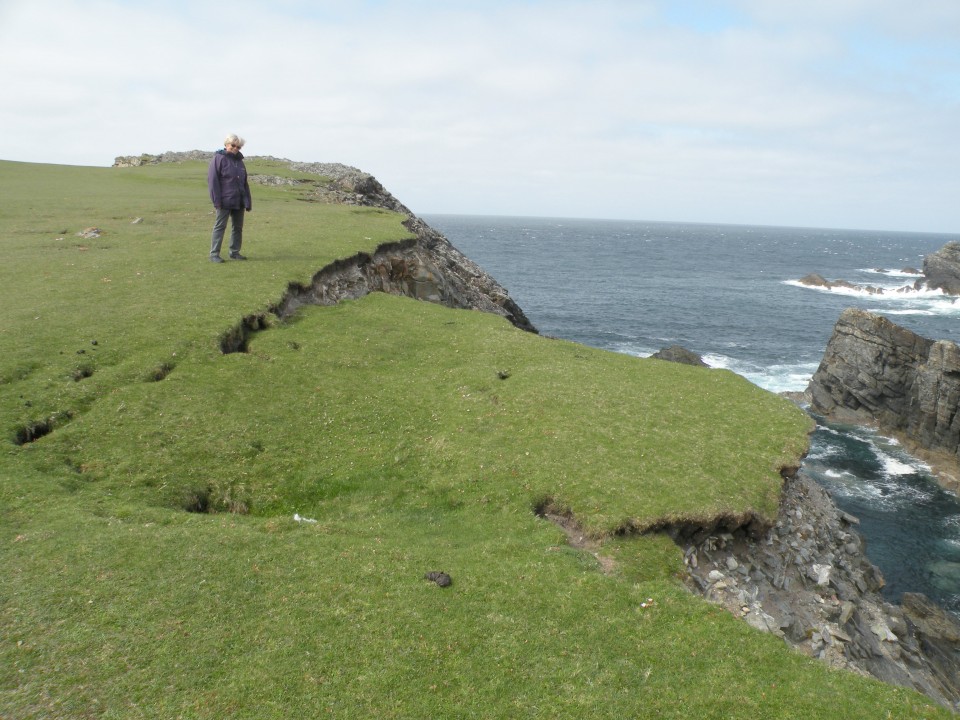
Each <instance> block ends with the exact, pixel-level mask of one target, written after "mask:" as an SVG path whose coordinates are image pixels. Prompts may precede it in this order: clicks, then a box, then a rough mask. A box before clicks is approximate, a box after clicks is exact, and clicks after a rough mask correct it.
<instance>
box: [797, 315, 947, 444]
mask: <svg viewBox="0 0 960 720" xmlns="http://www.w3.org/2000/svg"><path fill="white" fill-rule="evenodd" d="M808 392H809V397H810V405H811V409H812V410H813V411H814V412H816V413H822V414H823V415H825V416H827V417H829V418H832V419H834V420H837V421H840V422H851V423H858V424H876V425H879V427H880V428H882V429H883V430H884V431H888V432H891V433H893V434H895V435H897V436H898V437H900V438H902V439H905V440H906V441H908V443H909V444H910V446H911V448H912V449H920V450H924V451H928V452H931V453H934V454H938V455H940V456H943V457H947V458H949V459H951V460H952V461H953V462H956V461H957V460H958V456H960V412H958V411H960V347H958V346H957V345H956V344H955V343H953V342H950V341H947V340H939V341H934V340H929V339H927V338H924V337H921V336H920V335H917V334H916V333H913V332H911V331H910V330H907V329H906V328H902V327H900V326H899V325H896V324H894V323H892V322H890V321H889V320H887V319H886V318H883V317H880V316H879V315H874V314H873V313H869V312H866V311H864V310H857V309H852V308H851V309H847V310H845V311H844V312H843V313H842V314H841V315H840V319H839V320H837V323H836V325H835V326H834V330H833V336H832V337H831V338H830V341H829V343H828V344H827V348H826V351H825V352H824V356H823V360H822V361H821V363H820V366H819V367H818V368H817V371H816V373H814V375H813V379H812V380H811V381H810V386H809V388H808Z"/></svg>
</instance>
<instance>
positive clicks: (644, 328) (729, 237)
mask: <svg viewBox="0 0 960 720" xmlns="http://www.w3.org/2000/svg"><path fill="white" fill-rule="evenodd" d="M424 219H425V220H426V221H427V222H428V223H429V224H430V225H432V226H433V227H434V228H436V229H438V230H440V231H441V232H443V233H444V234H445V235H446V236H447V238H448V239H449V240H450V241H451V242H452V243H453V244H454V245H455V246H456V247H457V248H459V249H460V250H461V251H462V252H463V253H465V254H466V255H467V256H468V257H470V258H471V259H472V260H474V261H475V262H477V263H479V264H480V265H481V266H482V267H483V268H484V269H486V270H487V271H488V272H489V273H490V274H492V275H493V276H494V277H496V278H497V280H499V281H500V282H501V284H503V285H504V286H505V287H506V288H507V289H508V290H509V291H510V295H511V296H512V297H513V299H514V300H515V301H516V302H517V303H518V304H519V305H520V307H522V308H523V309H524V312H525V313H526V314H527V317H528V318H529V319H530V321H531V322H532V323H533V324H534V325H535V326H536V327H537V329H538V330H539V331H540V332H541V333H543V334H544V335H551V336H555V337H561V338H566V339H569V340H574V341H577V342H580V343H583V344H585V345H590V346H593V347H597V348H603V349H607V350H613V351H616V352H621V353H627V354H630V355H636V356H641V357H644V356H647V355H650V354H652V353H654V352H656V351H657V350H659V349H661V348H663V347H666V346H669V345H682V346H683V347H685V348H687V349H689V350H692V351H694V352H696V353H699V354H700V355H702V356H703V357H704V359H705V360H706V361H707V362H708V363H709V364H710V365H712V366H714V367H723V368H728V369H730V370H732V371H734V372H736V373H739V374H740V375H743V376H744V377H746V378H747V379H748V380H750V381H751V382H753V383H755V384H757V385H759V386H760V387H763V388H765V389H767V390H771V391H773V392H782V391H786V390H803V389H805V388H806V386H807V383H808V382H809V380H810V377H811V376H812V374H813V372H814V371H815V370H816V368H817V365H818V364H819V362H820V359H821V358H822V356H823V351H824V348H825V347H826V344H827V341H828V340H829V339H830V335H831V332H832V330H833V326H834V323H835V322H836V320H837V318H838V317H839V315H840V313H841V311H842V310H843V309H844V308H846V307H860V308H863V309H866V310H870V311H871V312H875V313H879V314H882V315H885V316H887V317H888V318H889V319H890V320H892V321H893V322H895V323H897V324H899V325H902V326H904V327H907V328H909V329H910V330H913V331H914V332H916V333H918V334H920V335H923V336H925V337H929V338H934V339H947V340H953V341H955V342H960V302H958V301H957V300H955V299H953V298H951V297H948V296H944V295H943V294H941V293H940V292H931V291H926V290H916V289H914V283H915V282H916V280H917V279H918V277H919V275H918V274H917V271H919V270H920V269H922V267H923V258H924V256H925V255H928V254H930V253H932V252H935V251H936V250H938V249H940V248H941V247H942V246H943V245H944V244H946V243H947V242H949V241H951V240H957V239H960V237H958V236H952V235H941V234H929V233H905V232H876V231H856V230H823V229H809V228H782V227H751V226H740V225H703V224H684V223H660V222H634V221H616V220H566V219H563V220H562V219H547V218H514V217H487V216H461V215H428V216H425V217H424ZM809 273H818V274H820V275H822V276H824V277H825V278H827V279H829V280H838V279H843V280H848V281H850V282H852V283H855V284H857V285H864V286H865V285H869V286H872V287H874V288H880V289H882V290H883V291H884V292H883V293H882V294H870V293H867V292H858V291H855V290H847V291H842V292H838V291H827V290H817V289H812V288H809V287H807V286H804V285H802V284H800V283H798V282H797V281H798V280H799V279H800V278H802V277H804V276H805V275H807V274H809ZM805 468H806V470H807V471H808V472H809V473H810V474H811V475H813V476H814V477H815V478H816V479H817V480H818V481H819V482H820V483H821V484H823V485H824V486H825V487H826V488H827V489H828V490H829V491H830V493H831V494H832V495H833V497H834V499H835V501H836V502H837V504H838V505H839V506H840V507H841V508H842V509H844V510H846V511H847V512H849V513H851V514H853V515H855V516H857V517H858V518H860V520H861V531H862V533H863V535H864V536H865V537H866V539H867V552H868V554H869V556H870V559H871V560H872V561H873V562H874V563H875V564H876V565H877V566H879V567H880V569H881V570H882V572H883V574H884V577H885V578H886V581H887V585H886V588H885V590H884V592H885V594H886V596H887V597H888V598H889V599H890V600H892V601H894V602H896V601H898V600H899V598H900V596H901V595H902V593H903V592H923V593H925V594H927V595H929V596H930V597H931V598H933V599H935V600H937V601H938V602H939V603H940V604H941V605H943V606H944V607H947V608H949V609H950V610H952V611H953V612H955V613H958V614H960V500H958V498H957V496H956V495H954V494H951V493H948V492H946V491H944V490H942V489H941V488H940V487H939V486H938V485H937V483H936V482H935V480H934V479H933V478H932V477H931V475H930V473H929V468H928V467H927V466H925V465H924V464H923V463H922V462H920V461H919V460H917V459H916V458H913V457H911V456H910V455H908V454H907V453H906V452H904V450H903V449H902V448H901V447H900V446H899V445H898V444H897V443H896V442H895V441H894V440H891V439H889V438H885V437H882V436H880V435H877V434H876V433H871V432H869V431H867V430H865V429H858V428H849V427H837V426H827V425H819V426H818V429H817V431H816V432H815V433H814V436H813V439H812V446H811V450H810V454H809V456H808V458H807V459H806V461H805Z"/></svg>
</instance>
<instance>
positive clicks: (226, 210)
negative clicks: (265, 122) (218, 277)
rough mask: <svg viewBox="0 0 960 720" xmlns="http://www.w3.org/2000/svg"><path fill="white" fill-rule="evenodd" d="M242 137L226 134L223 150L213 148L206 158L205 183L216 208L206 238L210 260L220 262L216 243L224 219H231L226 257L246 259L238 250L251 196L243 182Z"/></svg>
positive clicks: (221, 231) (221, 239)
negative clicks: (228, 253) (208, 238)
mask: <svg viewBox="0 0 960 720" xmlns="http://www.w3.org/2000/svg"><path fill="white" fill-rule="evenodd" d="M244 142H245V140H244V139H243V138H241V137H237V136H236V135H232V134H231V135H227V138H226V140H224V141H223V150H217V152H216V153H214V156H213V159H212V160H211V161H210V169H209V170H208V171H207V185H208V186H209V188H210V199H211V200H213V207H214V208H215V209H216V211H217V219H216V221H215V222H214V223H213V237H212V238H211V241H210V262H215V263H222V262H223V258H222V257H220V246H221V245H222V244H223V233H224V232H225V231H226V229H227V220H228V219H229V220H230V221H231V223H232V225H231V230H230V259H231V260H246V259H247V258H246V257H245V256H243V255H241V254H240V246H241V245H242V244H243V214H244V213H245V212H250V211H251V210H252V209H253V198H252V197H251V195H250V184H249V183H248V182H247V167H246V165H244V164H243V153H242V152H240V148H242V147H243V144H244Z"/></svg>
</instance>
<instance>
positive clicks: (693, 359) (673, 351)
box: [650, 345, 710, 367]
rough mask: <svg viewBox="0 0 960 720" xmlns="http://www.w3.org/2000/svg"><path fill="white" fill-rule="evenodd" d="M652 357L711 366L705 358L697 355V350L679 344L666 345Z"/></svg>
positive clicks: (699, 365)
mask: <svg viewBox="0 0 960 720" xmlns="http://www.w3.org/2000/svg"><path fill="white" fill-rule="evenodd" d="M650 357H653V358H656V359H657V360H666V361H668V362H676V363H681V364H682V365H694V366H696V367H710V366H709V365H707V364H706V363H705V362H704V361H703V358H702V357H700V356H699V355H697V354H696V353H695V352H692V351H690V350H687V349H686V348H684V347H680V346H679V345H671V346H670V347H665V348H663V349H661V350H659V351H657V352H655V353H654V354H653V355H651V356H650Z"/></svg>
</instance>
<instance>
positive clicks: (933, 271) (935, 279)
mask: <svg viewBox="0 0 960 720" xmlns="http://www.w3.org/2000/svg"><path fill="white" fill-rule="evenodd" d="M923 274H924V276H925V277H926V284H927V287H930V288H933V289H935V290H937V289H939V290H943V292H945V293H947V294H948V295H960V242H949V243H947V244H946V245H944V246H943V247H942V248H940V249H939V250H937V252H935V253H933V254H932V255H927V256H926V257H925V258H924V259H923Z"/></svg>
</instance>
